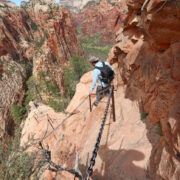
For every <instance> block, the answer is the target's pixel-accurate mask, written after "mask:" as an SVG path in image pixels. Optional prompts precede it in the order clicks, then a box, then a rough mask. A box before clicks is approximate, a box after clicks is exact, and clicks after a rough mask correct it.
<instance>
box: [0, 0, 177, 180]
mask: <svg viewBox="0 0 180 180" xmlns="http://www.w3.org/2000/svg"><path fill="white" fill-rule="evenodd" d="M88 2H91V3H89V5H88V6H86V4H88ZM94 2H96V4H94ZM61 5H63V6H68V8H70V10H71V12H72V16H73V17H74V19H75V20H73V18H72V16H71V14H70V12H69V11H68V9H67V8H64V7H60V8H59V7H58V6H56V4H54V3H50V5H47V4H46V3H45V4H44V3H38V2H36V3H33V1H30V2H29V3H27V4H24V6H25V8H24V9H23V8H22V9H21V8H20V9H18V8H16V9H10V8H9V9H5V8H3V10H1V11H0V12H1V19H0V21H1V22H0V24H1V27H2V28H1V29H0V31H1V32H0V58H1V61H0V62H1V64H0V72H1V76H0V83H1V86H0V94H1V96H0V99H1V101H0V102H1V106H2V107H0V122H1V134H0V135H1V137H3V136H4V134H5V133H9V134H13V130H12V127H13V124H14V121H13V119H12V116H11V115H10V110H11V106H12V104H14V103H19V104H22V102H23V99H24V96H25V93H26V88H25V86H26V85H25V82H26V80H27V78H28V77H29V73H30V72H29V71H28V68H24V64H27V62H28V63H29V64H30V65H31V64H32V73H33V75H34V76H35V77H38V74H39V73H40V72H42V71H43V72H45V73H46V74H48V73H50V74H52V76H48V77H46V78H48V80H50V81H53V82H54V83H56V84H57V85H58V87H59V90H60V93H61V94H65V89H64V79H63V73H64V71H63V69H64V68H66V67H68V68H69V67H70V60H71V57H72V55H73V54H79V55H81V56H83V51H82V48H81V45H80V41H79V39H78V38H79V37H78V36H79V35H78V33H77V30H76V25H78V27H81V29H82V36H81V37H80V38H82V39H83V38H84V37H86V36H89V35H93V34H96V33H98V32H101V35H102V36H100V39H101V40H102V41H104V42H107V43H109V40H112V39H113V41H111V43H112V42H114V41H115V43H114V45H113V47H112V49H111V50H110V52H109V55H108V58H107V61H108V62H109V63H110V64H111V65H112V66H113V68H114V70H115V79H114V80H113V84H114V96H115V114H116V121H115V122H114V121H113V114H112V102H111V103H110V107H109V110H108V114H107V120H106V123H105V127H104V131H103V135H102V139H101V143H100V147H99V150H98V155H97V157H96V162H95V165H94V168H93V170H94V171H93V175H92V177H91V178H92V179H98V180H101V179H102V180H111V179H112V180H129V179H131V180H136V179H138V180H179V179H180V121H179V120H180V95H179V92H180V58H179V54H180V41H179V40H180V31H179V30H180V3H179V2H178V1H177V0H171V1H165V0H127V1H125V0H122V1H120V2H119V1H104V0H103V1H85V0H84V1H83V0H82V1H77V0H76V1H73V3H72V4H70V1H68V0H63V1H62V4H61ZM32 6H33V8H34V9H35V10H32ZM71 6H72V7H71ZM120 7H121V8H120ZM103 11H104V12H103ZM78 13H79V14H80V15H78ZM92 14H94V16H92ZM100 17H101V18H100ZM100 20H102V21H101V22H100ZM80 22H81V24H78V23H80ZM116 22H117V23H116ZM75 24H76V25H75ZM105 24H106V26H105ZM114 24H116V26H114ZM35 25H36V26H35ZM91 25H92V27H90V26H91ZM102 27H103V28H104V29H107V31H106V32H103V31H102V29H103V28H102ZM43 37H45V38H43ZM109 37H110V38H109ZM108 38H109V40H108ZM35 40H38V43H35V42H34V41H35ZM92 76H93V72H92V71H89V72H87V73H85V74H84V75H83V76H82V77H81V79H80V82H79V83H78V84H77V85H76V92H75V95H74V96H73V98H72V99H71V101H70V103H69V105H68V107H67V108H66V110H65V112H55V111H54V110H53V109H52V108H51V107H49V106H48V105H47V104H44V103H42V102H41V101H38V107H35V105H34V102H36V101H30V102H29V110H28V116H27V118H26V120H25V121H23V122H22V123H21V127H23V128H22V133H21V140H20V147H21V148H22V147H24V146H28V149H27V152H29V153H30V152H35V154H36V158H37V159H39V158H42V157H41V155H40V154H41V150H40V149H39V145H38V143H39V141H41V142H42V144H43V147H44V148H45V149H48V150H49V151H50V152H51V159H52V161H53V162H54V163H55V164H58V165H60V166H62V167H63V168H72V169H73V168H74V166H75V160H76V153H77V152H78V154H79V164H78V165H79V170H80V171H81V173H82V175H83V177H87V174H86V169H87V168H88V167H89V161H90V158H91V156H92V152H93V149H94V146H95V143H96V138H97V136H98V132H99V129H100V126H101V122H102V118H103V115H104V110H105V107H106V103H107V99H108V98H107V97H104V98H103V99H102V100H101V102H100V104H99V105H98V106H97V107H94V106H93V107H92V112H90V109H89V98H88V93H89V89H90V86H91V82H92ZM58 78H59V79H58ZM41 95H42V96H43V94H41ZM44 98H46V97H44ZM91 100H92V102H93V101H94V100H95V96H91ZM82 102H83V104H81V103H82ZM80 104H81V105H80ZM79 105H80V106H79ZM77 107H78V108H77ZM74 109H75V111H74ZM68 117H69V118H68ZM61 123H62V124H61ZM57 127H58V128H57ZM55 128H57V129H55ZM53 129H55V130H54V131H53ZM31 143H32V144H31ZM43 158H44V157H43ZM43 158H42V159H43ZM47 167H48V166H47V165H46V164H44V166H43V168H47ZM38 177H39V179H41V180H46V179H48V180H53V179H57V180H58V179H61V180H63V179H64V180H66V179H73V178H74V176H73V175H72V174H71V173H69V172H64V171H63V172H53V171H50V170H45V171H43V173H41V171H39V174H38ZM31 178H32V179H33V176H32V177H31Z"/></svg>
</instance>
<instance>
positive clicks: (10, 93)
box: [0, 1, 83, 137]
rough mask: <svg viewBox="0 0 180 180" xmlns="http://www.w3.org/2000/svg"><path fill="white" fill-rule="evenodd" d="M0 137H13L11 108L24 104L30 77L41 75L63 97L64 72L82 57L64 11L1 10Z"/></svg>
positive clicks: (38, 7)
mask: <svg viewBox="0 0 180 180" xmlns="http://www.w3.org/2000/svg"><path fill="white" fill-rule="evenodd" d="M0 27H1V28H0V73H1V74H0V84H1V86H0V92H1V93H0V94H1V96H0V104H1V107H0V122H1V131H0V137H2V136H3V135H4V134H5V133H9V134H12V132H11V131H13V120H12V116H11V106H12V104H22V103H23V101H24V95H25V90H27V87H26V81H27V79H28V78H29V76H30V75H32V74H33V75H34V76H37V75H38V73H39V72H41V71H44V72H45V73H46V74H49V75H50V77H49V80H51V81H52V82H53V83H55V84H56V85H57V86H58V88H59V89H60V92H61V93H62V94H63V93H64V82H63V81H64V80H63V69H64V67H68V66H69V64H70V60H71V58H72V56H73V54H78V55H82V54H83V52H82V50H81V46H80V43H79V41H78V39H77V31H76V27H75V24H74V22H73V20H72V17H71V15H70V13H69V11H68V10H67V9H66V8H61V9H60V8H59V6H58V5H56V4H54V3H48V4H47V3H45V2H44V3H36V4H35V3H33V1H30V2H29V3H26V4H24V5H23V6H22V8H18V7H15V8H14V7H10V6H7V5H6V4H3V3H2V5H1V7H0Z"/></svg>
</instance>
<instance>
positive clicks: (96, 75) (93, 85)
mask: <svg viewBox="0 0 180 180" xmlns="http://www.w3.org/2000/svg"><path fill="white" fill-rule="evenodd" d="M98 74H99V73H98V70H97V69H94V71H93V81H92V84H91V89H90V91H93V90H94V88H95V86H96V83H97V80H98Z"/></svg>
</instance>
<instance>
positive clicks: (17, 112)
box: [11, 104, 26, 124]
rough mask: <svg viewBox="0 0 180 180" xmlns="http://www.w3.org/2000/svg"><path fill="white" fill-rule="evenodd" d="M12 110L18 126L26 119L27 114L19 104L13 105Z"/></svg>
mask: <svg viewBox="0 0 180 180" xmlns="http://www.w3.org/2000/svg"><path fill="white" fill-rule="evenodd" d="M11 110H12V116H13V119H14V122H15V123H16V124H20V122H21V120H22V119H23V118H24V115H25V113H26V109H25V107H23V106H21V105H18V104H13V105H12V108H11Z"/></svg>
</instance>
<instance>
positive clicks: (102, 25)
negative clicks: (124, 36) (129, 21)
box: [60, 0, 127, 43]
mask: <svg viewBox="0 0 180 180" xmlns="http://www.w3.org/2000/svg"><path fill="white" fill-rule="evenodd" d="M76 4H77V6H76ZM60 5H62V6H67V7H68V8H69V9H70V10H71V11H72V12H73V17H74V19H75V22H76V25H77V27H78V29H79V33H80V38H82V39H83V38H85V37H89V36H91V37H93V36H94V35H99V36H100V40H101V41H102V42H105V43H112V42H115V32H116V31H117V30H118V29H119V28H120V27H121V26H122V25H123V21H124V19H125V17H126V12H127V9H126V6H125V3H124V1H107V0H100V1H89V0H88V1H60ZM73 8H79V9H77V10H76V11H73Z"/></svg>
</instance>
